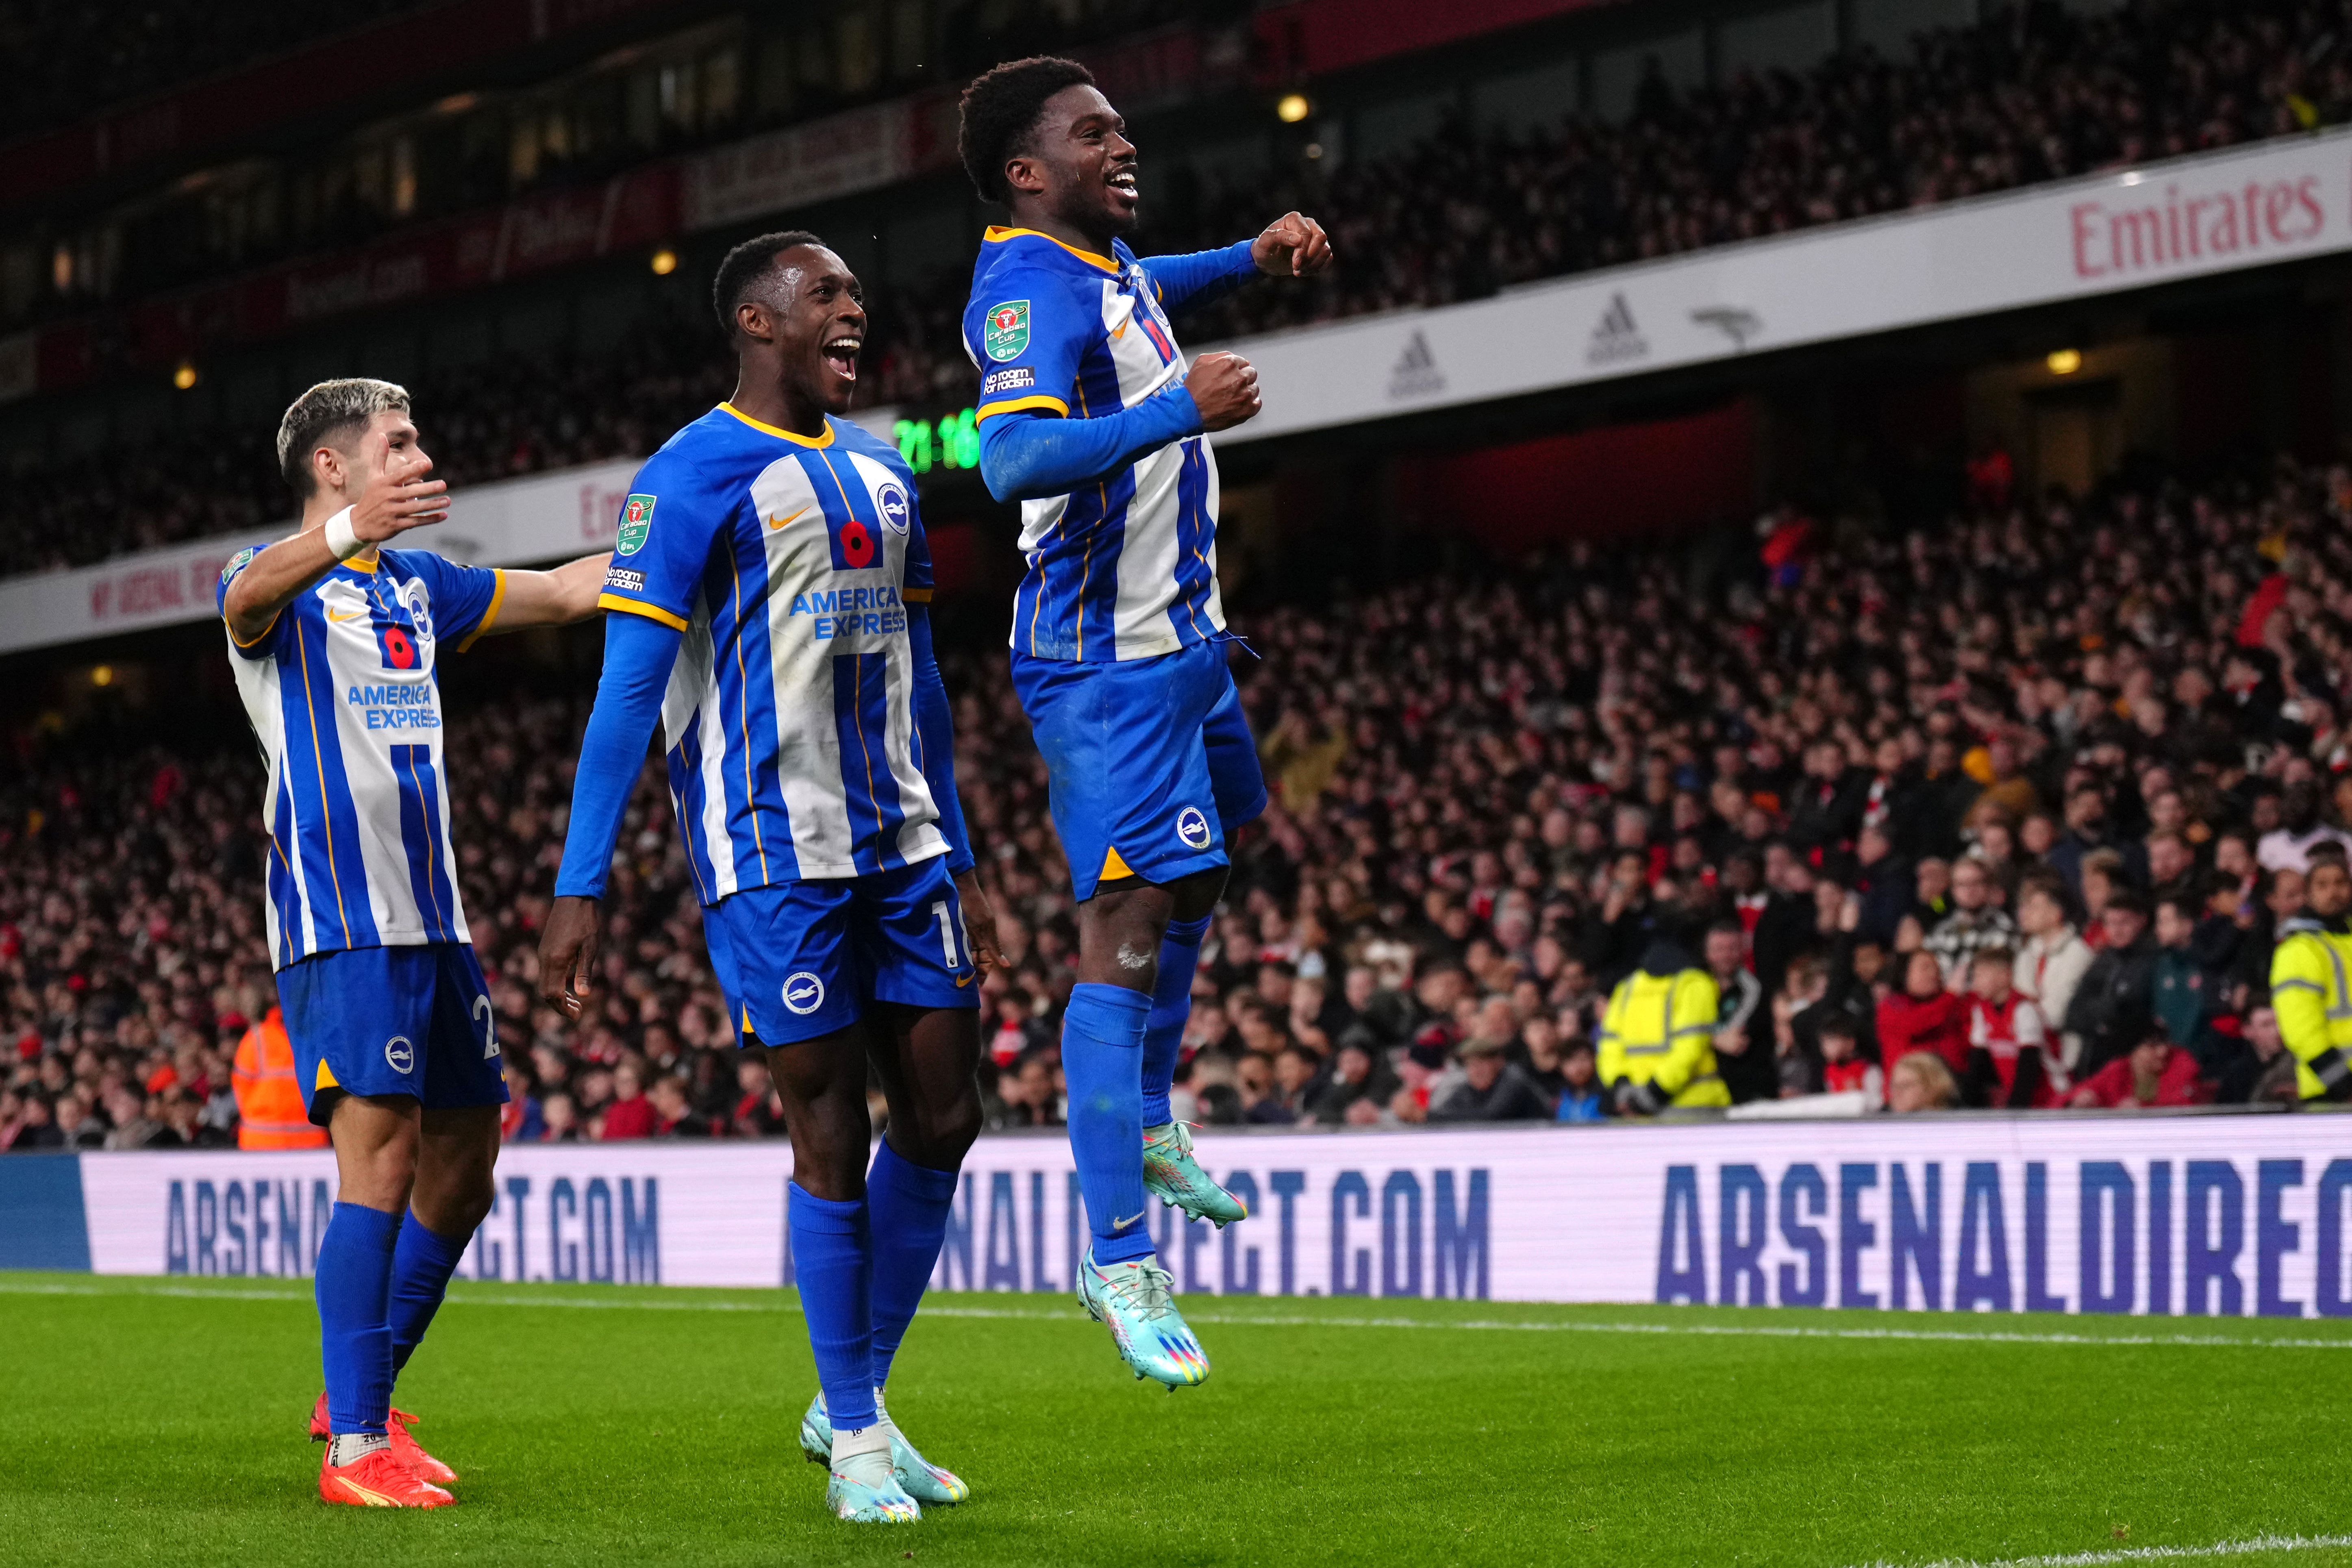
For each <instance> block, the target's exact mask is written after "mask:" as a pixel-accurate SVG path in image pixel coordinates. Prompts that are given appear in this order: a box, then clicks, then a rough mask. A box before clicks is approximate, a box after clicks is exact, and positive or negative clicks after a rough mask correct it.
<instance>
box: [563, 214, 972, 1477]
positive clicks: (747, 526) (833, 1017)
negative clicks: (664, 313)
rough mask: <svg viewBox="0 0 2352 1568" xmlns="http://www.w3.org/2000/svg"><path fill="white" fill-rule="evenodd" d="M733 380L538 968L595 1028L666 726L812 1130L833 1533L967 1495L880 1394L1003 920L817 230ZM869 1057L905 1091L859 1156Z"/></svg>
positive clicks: (751, 1022)
mask: <svg viewBox="0 0 2352 1568" xmlns="http://www.w3.org/2000/svg"><path fill="white" fill-rule="evenodd" d="M712 293H713V304H714V305H715V307H716V309H717V311H718V315H719V323H720V325H721V326H722V327H723V328H724V329H725V331H727V333H728V336H729V339H730V342H732V343H733V345H734V349H735V353H736V360H737V369H738V375H737V383H736V391H735V395H734V396H733V397H732V398H731V399H730V400H729V401H728V402H725V403H722V404H720V405H719V406H718V407H717V408H715V409H713V410H711V412H709V414H706V415H704V416H702V417H701V418H699V419H698V420H696V421H695V422H694V423H693V424H691V425H688V426H686V427H685V428H684V429H682V430H680V431H679V432H678V433H677V435H675V436H673V437H670V439H669V441H668V442H667V444H666V445H665V446H664V447H662V449H661V450H660V451H659V452H657V453H656V454H655V455H654V457H653V458H650V459H649V460H648V461H647V462H646V465H645V467H644V468H640V469H639V470H638V472H637V479H636V482H635V486H634V491H635V493H633V494H631V495H630V496H629V498H628V500H627V501H626V503H625V510H624V512H623V515H622V520H621V531H620V538H619V541H618V544H617V550H616V552H615V554H614V557H613V562H612V569H611V572H610V574H609V575H608V576H607V578H606V580H605V584H604V595H603V599H602V603H603V604H604V607H605V608H607V609H609V610H614V611H618V612H621V613H620V614H616V615H614V616H611V617H609V618H608V619H607V621H606V623H605V641H604V676H603V679H602V680H601V682H600V683H599V685H598V687H597V689H596V705H595V710H594V711H593V714H592V715H591V717H590V719H589V721H588V731H587V735H586V737H585V739H584V740H583V742H582V746H581V757H580V770H579V776H578V779H577V782H576V783H575V784H574V787H573V797H572V821H571V826H570V830H569V833H568V835H567V837H566V840H565V844H564V854H563V865H562V871H561V872H560V873H559V875H558V878H557V881H556V895H557V896H556V900H555V906H554V908H553V910H551V913H550V916H549V920H548V928H547V931H546V933H545V935H544V936H543V938H542V940H541V945H540V974H541V988H542V989H543V990H544V991H545V992H546V994H547V995H548V998H549V1000H551V1002H553V1003H555V1004H556V1005H558V1006H560V1007H561V1008H562V1010H563V1011H564V1012H565V1013H566V1014H568V1015H569V1016H572V1017H575V1018H576V1017H578V1016H580V1011H581V999H582V998H583V996H585V995H586V994H588V992H589V989H590V980H591V977H592V976H593V974H594V973H595V957H596V946H597V938H598V931H599V925H600V920H601V916H600V912H599V905H598V902H597V900H598V898H599V897H600V895H601V894H602V893H603V891H604V879H605V872H606V869H607V868H608V866H609V864H610V862H611V860H612V857H613V846H614V838H615V837H616V835H617V834H618V832H619V829H620V823H621V815H622V811H623V809H624V807H625V805H626V804H627V802H628V798H629V794H630V791H631V789H632V787H633V786H634V785H635V782H636V778H637V773H638V770H639V767H640V765H641V764H642V763H643V761H644V758H645V751H646V738H647V737H648V736H649V735H650V734H651V733H652V731H653V727H654V720H655V717H656V714H657V713H658V714H659V715H660V717H661V719H662V720H663V722H664V725H665V728H666V730H667V742H666V745H667V752H668V765H669V781H670V790H671V797H672V799H673V801H674V802H675V804H676V805H677V819H678V826H679V830H680V833H681V835H682V836H683V837H684V838H685V840H686V845H687V857H688V861H689V863H690V864H691V866H692V868H693V872H694V876H695V879H696V881H697V884H698V888H699V890H700V894H701V899H702V903H703V929H704V932H705V934H706V938H707V941H708V945H709V952H710V963H711V968H712V970H713V971H714V973H716V974H717V976H718V979H719V984H720V986H721V987H722V988H723V989H724V990H725V991H726V993H727V995H728V998H729V1004H730V1010H731V1012H732V1014H733V1016H734V1017H735V1018H736V1020H737V1022H738V1025H739V1026H740V1029H741V1031H742V1034H741V1038H742V1043H743V1044H744V1045H745V1046H747V1047H751V1046H757V1047H765V1049H766V1052H767V1060H768V1068H769V1071H770V1073H771V1075H772V1078H773V1079H774V1082H775V1087H776V1091H777V1093H778V1095H779V1096H780V1097H781V1098H782V1101H783V1107H784V1121H785V1124H786V1127H787V1130H788V1131H789V1132H790V1133H791V1137H792V1146H793V1182H792V1192H791V1196H790V1205H789V1210H788V1214H787V1226H788V1229H789V1232H790V1244H791V1247H792V1256H793V1270H794V1277H795V1279H797V1281H798V1284H799V1287H800V1292H801V1304H802V1310H803V1313H804V1315H805V1316H806V1318H807V1320H808V1331H809V1342H810V1345H811V1347H812V1349H813V1350H814V1353H815V1359H816V1367H817V1378H818V1382H819V1384H820V1390H821V1391H820V1393H819V1394H818V1396H817V1399H816V1402H815V1403H814V1405H811V1406H810V1408H809V1412H808V1415H807V1417H806V1418H805V1419H804V1420H803V1423H802V1428H801V1440H802V1446H803V1449H804V1451H806V1452H807V1453H808V1454H809V1457H810V1458H814V1459H819V1460H823V1461H825V1462H827V1463H829V1465H830V1479H829V1481H828V1483H827V1485H826V1489H825V1501H826V1504H827V1506H828V1507H829V1508H831V1509H832V1510H833V1511H834V1512H835V1513H836V1514H837V1515H839V1516H840V1517H841V1518H843V1519H847V1520H855V1521H862V1522H897V1521H908V1520H915V1519H919V1518H920V1517H921V1509H920V1507H919V1505H920V1504H921V1503H924V1502H939V1503H951V1502H959V1501H961V1500H963V1499H964V1498H965V1497H967V1496H968V1495H970V1493H969V1489H967V1488H966V1487H965V1485H964V1483H963V1482H962V1481H961V1480H959V1479H956V1478H955V1477H954V1476H952V1475H950V1473H948V1472H947V1471H945V1470H942V1469H940V1468H936V1467H934V1466H931V1465H929V1464H928V1463H926V1462H925V1461H924V1459H923V1458H922V1456H921V1455H920V1454H919V1453H917V1452H916V1450H915V1449H914V1447H912V1446H911V1445H909V1444H908V1442H907V1441H906V1439H905V1438H904V1437H903V1436H901V1435H900V1434H899V1432H898V1428H897V1426H895V1425H894V1424H893V1423H892V1422H891V1420H890V1416H889V1414H888V1412H887V1410H886V1409H885V1408H884V1406H883V1404H882V1388H883V1384H884V1383H885V1381H886V1380H887V1378H888V1376H889V1372H890V1363H891V1359H892V1357H893V1356H894V1355H895V1354H896V1352H897V1351H898V1344H899V1342H900V1340H901V1338H902V1337H903V1336H904V1335H905V1333H906V1331H907V1325H908V1322H909V1321H911V1320H912V1319H913V1317H914V1314H915V1309H916V1306H917V1304H918V1303H919V1301H920V1300H922V1295H923V1289H924V1287H925V1285H926V1284H928V1283H929V1279H930V1275H931V1270H932V1268H933V1267H934V1266H935V1265H936V1263H937V1262H938V1259H939V1254H940V1243H941V1241H942V1239H943V1238H944V1237H945V1236H946V1232H947V1224H948V1215H949V1204H950V1201H951V1200H952V1198H953V1197H954V1194H955V1190H956V1179H957V1173H958V1171H959V1170H960V1168H961V1165H962V1163H963V1156H964V1152H965V1151H966V1150H967V1149H968V1148H970V1147H971V1141H972V1138H973V1137H974V1136H975V1135H976V1134H977V1133H978V1131H980V1120H981V1110H980V1093H979V1085H978V1080H977V1078H976V1076H975V1073H976V1069H977V1067H978V1064H979V1059H980V1024H979V1013H978V1005H979V989H980V988H979V987H978V986H977V985H975V984H973V982H974V981H975V980H976V979H977V978H978V977H979V975H980V973H981V972H982V970H983V969H985V968H986V967H988V966H990V965H992V964H993V963H996V962H997V960H996V950H995V934H994V931H995V928H994V922H993V921H992V919H991V917H990V914H989V910H988V902H987V899H986V896H985V895H984V894H982V891H981V889H980V885H979V882H978V880H977V879H975V878H974V877H973V875H972V856H971V845H970V843H969V841H968V840H967V838H966V837H965V834H964V826H963V816H962V812H961V808H960V807H959V805H958V804H957V801H956V790H955V767H954V759H955V743H954V736H953V733H952V731H951V729H950V719H949V709H948V700H947V689H946V688H945V687H944V686H943V685H942V684H941V683H940V673H939V667H938V664H937V662H936V661H935V659H934V658H933V656H932V651H931V635H930V622H929V607H928V605H929V599H930V596H931V563H930V552H929V546H928V545H927V544H926V542H924V537H923V527H922V521H921V519H920V518H919V516H918V515H917V512H916V510H915V486H914V476H913V474H912V473H911V472H910V471H909V470H908V468H907V466H906V464H905V463H904V462H903V461H902V460H901V459H900V458H899V456H898V452H897V450H896V449H894V448H893V447H889V446H887V445H885V444H884V443H882V442H880V441H877V440H876V439H875V438H874V437H871V436H869V435H867V434H866V432H865V431H863V430H861V429H860V428H858V427H857V426H855V425H852V424H849V423H847V422H846V421H845V420H842V419H839V418H836V417H835V416H836V415H839V414H842V413H845V411H846V410H847V409H848V407H849V401H850V395H851V394H852V393H853V392H854V391H855V390H856V384H857V358H858V353H859V352H860V350H861V349H862V347H863V346H864V342H865V337H866V311H865V307H864V304H863V303H862V296H861V293H860V290H859V288H858V283H857V279H856V278H855V277H854V276H853V275H852V274H851V273H850V271H849V268H847V267H846V266H845V265H844V264H843V262H842V260H841V258H839V257H838V256H836V255H835V254H834V253H833V252H832V251H831V250H829V249H827V248H826V247H825V246H824V243H823V242H822V241H820V240H818V239H817V238H816V237H814V235H810V234H805V233H801V232H798V231H795V232H792V233H785V234H771V235H764V236H761V237H759V238H757V239H752V240H747V241H746V242H744V243H743V244H742V245H740V246H738V247H736V248H735V249H734V250H733V251H731V252H730V253H729V255H728V256H727V258H726V259H725V260H724V261H723V262H722V263H721V264H720V266H719V275H718V279H717V281H716V283H715V284H714V286H713V290H712ZM869 1059H870V1060H871V1062H872V1064H873V1066H874V1068H876V1070H877V1072H878V1074H879V1075H880V1078H881V1080H882V1084H883V1088H884V1091H885V1093H886V1094H887V1097H888V1100H889V1107H890V1113H889V1124H888V1128H887V1136H886V1137H885V1139H884V1140H883V1142H882V1143H881V1145H880V1147H879V1148H877V1149H874V1150H873V1162H872V1169H871V1170H870V1171H869V1170H868V1169H867V1152H868V1149H869V1147H871V1143H872V1136H873V1129H872V1124H871V1122H870V1121H869V1119H868V1117H867V1114H866V1067H867V1063H868V1061H869Z"/></svg>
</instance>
